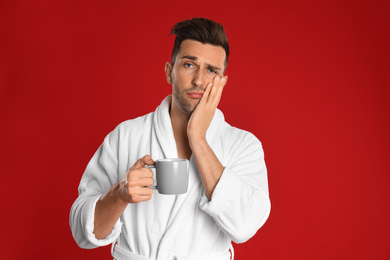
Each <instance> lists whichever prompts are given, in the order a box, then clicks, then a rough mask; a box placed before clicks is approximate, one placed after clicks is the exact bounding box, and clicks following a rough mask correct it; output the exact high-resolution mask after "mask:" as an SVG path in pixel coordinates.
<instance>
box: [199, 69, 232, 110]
mask: <svg viewBox="0 0 390 260" xmlns="http://www.w3.org/2000/svg"><path fill="white" fill-rule="evenodd" d="M226 82H227V76H224V77H220V76H215V77H214V79H213V82H211V83H209V84H207V86H206V89H205V91H204V93H203V97H202V99H204V102H210V104H211V105H212V106H215V107H217V106H218V104H219V101H220V100H221V96H222V91H223V88H224V86H225V85H226Z"/></svg>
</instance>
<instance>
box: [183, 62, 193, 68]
mask: <svg viewBox="0 0 390 260" xmlns="http://www.w3.org/2000/svg"><path fill="white" fill-rule="evenodd" d="M184 67H186V68H192V67H193V66H192V64H191V63H184Z"/></svg>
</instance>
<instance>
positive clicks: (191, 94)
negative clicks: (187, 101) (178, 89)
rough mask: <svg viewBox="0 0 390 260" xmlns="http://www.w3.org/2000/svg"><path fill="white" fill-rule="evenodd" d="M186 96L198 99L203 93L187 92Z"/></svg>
mask: <svg viewBox="0 0 390 260" xmlns="http://www.w3.org/2000/svg"><path fill="white" fill-rule="evenodd" d="M187 95H188V96H189V97H190V98H194V99H199V98H201V97H202V96H203V92H189V93H187Z"/></svg>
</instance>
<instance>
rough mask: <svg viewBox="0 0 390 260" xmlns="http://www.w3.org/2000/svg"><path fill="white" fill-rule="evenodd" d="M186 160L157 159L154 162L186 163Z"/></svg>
mask: <svg viewBox="0 0 390 260" xmlns="http://www.w3.org/2000/svg"><path fill="white" fill-rule="evenodd" d="M186 161H188V160H187V159H183V158H164V159H158V160H156V161H155V162H186Z"/></svg>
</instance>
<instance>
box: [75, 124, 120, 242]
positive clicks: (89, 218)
mask: <svg viewBox="0 0 390 260" xmlns="http://www.w3.org/2000/svg"><path fill="white" fill-rule="evenodd" d="M117 153H118V130H117V129H116V130H114V131H113V132H111V133H110V134H109V135H108V136H107V137H106V138H105V139H104V142H103V144H102V145H101V146H100V147H99V149H98V150H97V151H96V153H95V155H94V156H93V157H92V159H91V161H90V162H89V164H88V166H87V168H86V170H85V172H84V175H83V177H82V179H81V182H80V185H79V197H78V198H77V199H76V201H75V202H74V204H73V205H72V208H71V211H70V227H71V230H72V234H73V237H74V239H75V240H76V242H77V244H78V245H79V246H80V247H81V248H87V249H89V248H96V247H98V246H105V245H108V244H111V243H113V242H114V241H115V240H116V239H117V238H118V236H119V234H120V232H121V226H122V223H121V222H120V220H118V221H117V223H116V224H115V226H114V228H113V230H112V232H111V233H110V234H109V235H108V236H107V237H106V238H105V239H97V238H96V237H95V235H94V234H93V230H94V214H95V206H96V202H97V201H98V200H99V198H100V197H101V196H102V195H103V194H104V193H105V192H106V191H107V190H108V189H109V188H110V187H111V186H112V185H113V184H115V183H117V182H118V159H117V158H118V157H117Z"/></svg>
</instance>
